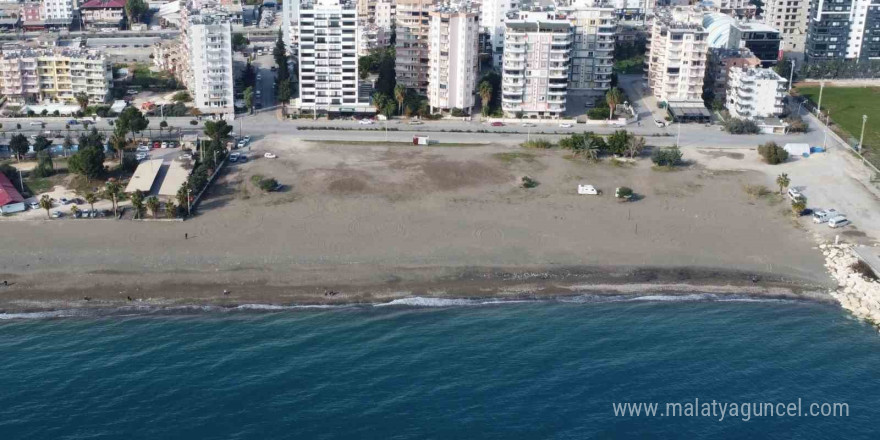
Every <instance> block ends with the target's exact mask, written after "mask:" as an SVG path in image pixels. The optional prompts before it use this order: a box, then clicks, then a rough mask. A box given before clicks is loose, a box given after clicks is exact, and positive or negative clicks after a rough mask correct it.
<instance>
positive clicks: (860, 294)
mask: <svg viewBox="0 0 880 440" xmlns="http://www.w3.org/2000/svg"><path fill="white" fill-rule="evenodd" d="M819 248H820V249H822V253H823V254H824V255H825V267H827V268H828V271H829V272H831V276H833V277H834V279H835V280H837V284H838V288H837V290H836V291H834V292H832V293H831V296H833V297H834V298H835V299H837V301H838V302H839V303H840V305H841V306H842V307H843V308H844V309H847V310H849V311H850V312H852V314H854V315H855V316H857V317H859V318H862V319H865V320H868V321H870V322H872V323H873V324H874V325H877V326H880V282H878V281H877V280H876V279H872V278H871V277H869V276H866V275H865V274H863V273H862V270H859V268H858V266H857V263H859V258H858V257H857V256H856V255H855V253H854V252H853V249H852V248H853V245H851V244H837V245H832V244H827V245H826V244H823V245H820V246H819ZM868 270H869V269H868Z"/></svg>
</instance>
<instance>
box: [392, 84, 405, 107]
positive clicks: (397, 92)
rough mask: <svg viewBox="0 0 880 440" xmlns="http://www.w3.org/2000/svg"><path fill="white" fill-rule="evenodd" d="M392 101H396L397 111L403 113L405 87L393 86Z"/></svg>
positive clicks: (400, 85)
mask: <svg viewBox="0 0 880 440" xmlns="http://www.w3.org/2000/svg"><path fill="white" fill-rule="evenodd" d="M394 99H395V100H397V108H398V111H400V112H401V113H403V100H404V99H406V87H404V86H403V84H397V85H396V86H394Z"/></svg>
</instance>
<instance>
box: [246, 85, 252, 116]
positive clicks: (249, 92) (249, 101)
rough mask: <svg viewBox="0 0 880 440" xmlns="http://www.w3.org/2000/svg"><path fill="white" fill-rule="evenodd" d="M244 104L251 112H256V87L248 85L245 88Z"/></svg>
mask: <svg viewBox="0 0 880 440" xmlns="http://www.w3.org/2000/svg"><path fill="white" fill-rule="evenodd" d="M244 105H245V106H246V107H247V109H248V113H249V114H253V113H254V88H253V87H248V88H246V89H244Z"/></svg>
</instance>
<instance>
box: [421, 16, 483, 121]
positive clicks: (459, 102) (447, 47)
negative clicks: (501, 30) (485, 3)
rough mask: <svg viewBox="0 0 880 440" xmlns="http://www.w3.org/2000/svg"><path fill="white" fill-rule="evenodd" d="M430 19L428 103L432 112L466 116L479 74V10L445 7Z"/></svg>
mask: <svg viewBox="0 0 880 440" xmlns="http://www.w3.org/2000/svg"><path fill="white" fill-rule="evenodd" d="M430 16H431V24H430V30H429V37H428V41H429V42H430V48H429V57H428V102H429V104H430V106H431V109H432V111H433V110H434V109H442V110H451V109H453V108H458V109H461V110H464V111H466V112H470V110H471V109H472V108H473V106H474V102H475V98H474V91H475V89H476V86H477V75H478V74H479V37H480V14H479V7H478V6H476V5H474V6H471V4H470V3H462V4H457V5H454V4H453V5H450V4H446V5H441V6H438V7H437V8H436V9H434V10H433V11H431V13H430Z"/></svg>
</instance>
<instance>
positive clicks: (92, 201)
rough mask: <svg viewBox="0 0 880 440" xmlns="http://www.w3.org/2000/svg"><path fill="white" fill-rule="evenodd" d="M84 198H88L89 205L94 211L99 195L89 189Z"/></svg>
mask: <svg viewBox="0 0 880 440" xmlns="http://www.w3.org/2000/svg"><path fill="white" fill-rule="evenodd" d="M83 198H84V199H85V200H86V203H88V204H89V206H90V207H91V208H92V211H94V210H95V203H97V202H98V195H97V194H95V193H93V192H91V191H89V192H87V193H86V195H85V196H84V197H83Z"/></svg>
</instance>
